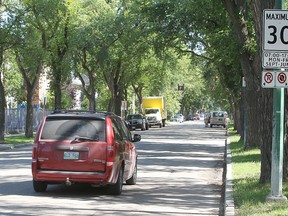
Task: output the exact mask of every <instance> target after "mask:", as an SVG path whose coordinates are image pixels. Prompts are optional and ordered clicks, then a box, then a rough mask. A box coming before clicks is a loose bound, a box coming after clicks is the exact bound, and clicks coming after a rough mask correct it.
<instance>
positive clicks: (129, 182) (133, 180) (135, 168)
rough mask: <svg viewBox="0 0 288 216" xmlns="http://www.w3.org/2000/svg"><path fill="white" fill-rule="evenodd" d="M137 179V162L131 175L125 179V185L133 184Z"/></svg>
mask: <svg viewBox="0 0 288 216" xmlns="http://www.w3.org/2000/svg"><path fill="white" fill-rule="evenodd" d="M136 181H137V162H136V164H135V167H134V171H133V175H132V177H131V178H129V179H127V180H126V184H127V185H135V184H136Z"/></svg>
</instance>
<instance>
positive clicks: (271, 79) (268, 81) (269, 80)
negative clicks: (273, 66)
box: [264, 72, 273, 84]
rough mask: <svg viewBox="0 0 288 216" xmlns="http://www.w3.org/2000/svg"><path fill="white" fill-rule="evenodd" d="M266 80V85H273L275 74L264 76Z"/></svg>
mask: <svg viewBox="0 0 288 216" xmlns="http://www.w3.org/2000/svg"><path fill="white" fill-rule="evenodd" d="M264 80H265V82H266V83H268V84H269V83H271V82H272V81H273V74H272V73H270V72H268V73H266V74H265V75H264Z"/></svg>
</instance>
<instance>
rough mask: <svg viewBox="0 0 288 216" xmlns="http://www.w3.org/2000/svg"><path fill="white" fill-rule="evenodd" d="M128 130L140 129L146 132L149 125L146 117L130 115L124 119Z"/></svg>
mask: <svg viewBox="0 0 288 216" xmlns="http://www.w3.org/2000/svg"><path fill="white" fill-rule="evenodd" d="M126 122H127V124H128V127H129V129H130V130H135V129H141V130H148V129H149V124H148V120H147V119H146V117H145V116H144V115H142V114H130V115H128V116H127V118H126Z"/></svg>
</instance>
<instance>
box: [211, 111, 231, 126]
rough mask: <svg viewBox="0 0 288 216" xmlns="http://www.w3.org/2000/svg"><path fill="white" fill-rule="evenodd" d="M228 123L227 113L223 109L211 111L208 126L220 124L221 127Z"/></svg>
mask: <svg viewBox="0 0 288 216" xmlns="http://www.w3.org/2000/svg"><path fill="white" fill-rule="evenodd" d="M227 124H228V121H227V114H226V112H223V111H216V112H212V113H211V118H210V127H211V128H212V127H213V126H214V125H217V126H222V127H223V128H226V127H227Z"/></svg>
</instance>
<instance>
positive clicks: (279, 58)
mask: <svg viewBox="0 0 288 216" xmlns="http://www.w3.org/2000/svg"><path fill="white" fill-rule="evenodd" d="M262 57H263V58H262V67H263V68H288V52H275V51H263V56H262Z"/></svg>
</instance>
